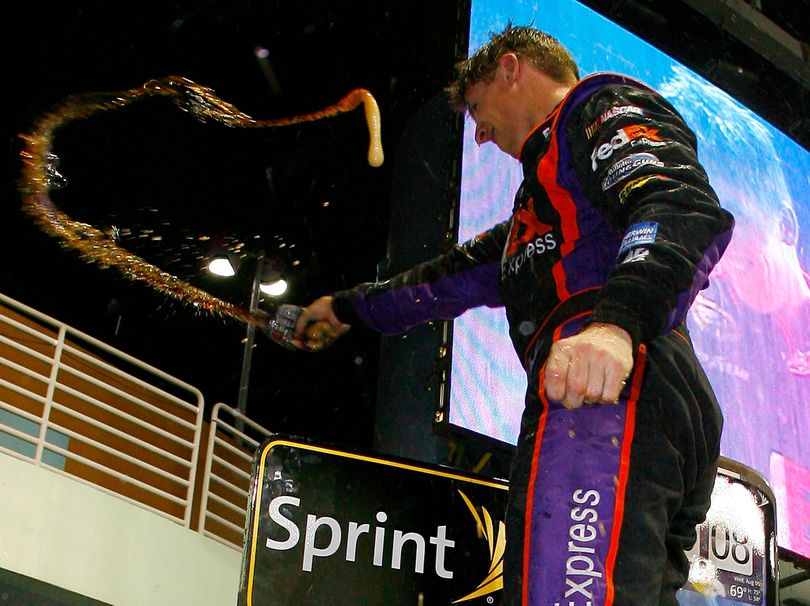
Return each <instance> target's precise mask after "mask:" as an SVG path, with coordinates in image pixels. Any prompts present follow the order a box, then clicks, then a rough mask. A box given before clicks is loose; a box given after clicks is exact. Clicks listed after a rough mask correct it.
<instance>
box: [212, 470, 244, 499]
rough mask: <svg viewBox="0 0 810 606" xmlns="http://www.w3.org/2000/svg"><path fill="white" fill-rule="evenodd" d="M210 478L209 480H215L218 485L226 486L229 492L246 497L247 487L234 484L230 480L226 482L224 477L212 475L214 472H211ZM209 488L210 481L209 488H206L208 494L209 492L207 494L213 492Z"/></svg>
mask: <svg viewBox="0 0 810 606" xmlns="http://www.w3.org/2000/svg"><path fill="white" fill-rule="evenodd" d="M210 479H211V480H213V481H215V482H216V483H217V484H219V485H220V486H222V487H223V488H227V489H229V490H230V491H231V492H235V493H237V494H238V495H239V496H241V497H245V498H247V496H248V490H247V489H245V488H242V487H241V486H237V485H236V484H231V483H230V482H228V481H227V480H225V479H223V478H221V477H219V476H216V475H214V474H211V478H210ZM210 488H211V487H210V483H209V490H208V494H209V495H211V494H214V492H213V491H212V490H211V489H210Z"/></svg>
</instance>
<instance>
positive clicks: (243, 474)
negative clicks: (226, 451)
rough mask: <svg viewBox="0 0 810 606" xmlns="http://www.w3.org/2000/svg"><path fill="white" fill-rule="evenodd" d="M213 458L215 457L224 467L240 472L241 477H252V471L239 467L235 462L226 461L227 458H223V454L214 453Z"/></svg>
mask: <svg viewBox="0 0 810 606" xmlns="http://www.w3.org/2000/svg"><path fill="white" fill-rule="evenodd" d="M213 458H214V461H216V462H217V463H219V464H220V465H222V466H223V467H225V468H227V469H230V470H231V471H232V472H234V473H236V474H238V475H239V476H240V477H243V478H244V479H246V480H247V479H249V478H250V473H249V472H247V471H245V470H244V469H240V468H239V467H237V466H236V465H234V464H233V463H231V462H229V461H226V460H225V459H223V458H222V457H221V456H219V455H217V454H216V453H214V454H213Z"/></svg>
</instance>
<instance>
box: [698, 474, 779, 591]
mask: <svg viewBox="0 0 810 606" xmlns="http://www.w3.org/2000/svg"><path fill="white" fill-rule="evenodd" d="M767 505H770V503H768V500H767V499H763V497H762V495H761V494H760V493H757V491H750V490H748V489H747V488H746V487H745V486H743V485H742V484H741V483H739V482H735V481H731V480H729V479H727V478H723V477H718V480H717V482H716V483H715V491H714V493H713V495H712V507H711V509H710V510H709V514H708V515H707V518H706V521H705V522H704V523H703V524H701V525H700V526H698V527H697V541H696V542H695V545H694V547H692V549H691V550H689V551H688V552H687V553H686V555H687V557H688V558H689V561H690V569H689V581H690V583H689V585H688V586H687V588H688V590H690V591H694V592H698V593H701V594H703V595H704V596H706V597H708V598H712V597H724V598H726V599H727V600H733V602H732V603H738V604H757V605H764V604H765V603H766V602H765V598H766V593H767V583H766V575H767V566H766V564H767V562H766V549H767V548H766V545H767V541H766V530H765V519H764V516H763V509H762V508H763V507H764V506H767Z"/></svg>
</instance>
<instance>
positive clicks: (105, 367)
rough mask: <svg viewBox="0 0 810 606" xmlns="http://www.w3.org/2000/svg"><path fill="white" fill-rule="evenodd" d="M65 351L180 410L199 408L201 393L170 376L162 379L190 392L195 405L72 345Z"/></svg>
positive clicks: (66, 347)
mask: <svg viewBox="0 0 810 606" xmlns="http://www.w3.org/2000/svg"><path fill="white" fill-rule="evenodd" d="M65 351H66V352H68V353H71V354H73V355H75V356H77V357H79V358H82V359H84V360H85V361H86V362H89V363H90V364H92V365H93V366H97V367H99V368H101V369H103V370H106V371H108V372H112V373H114V374H116V375H121V376H124V377H126V378H127V380H128V381H131V382H132V383H134V384H136V385H137V386H138V387H141V388H143V389H146V390H147V391H151V392H153V393H155V394H159V395H160V396H162V397H164V398H166V399H167V400H170V401H172V402H174V403H175V404H177V405H179V406H181V407H182V408H185V409H186V410H189V411H192V412H195V411H196V409H197V406H199V403H200V401H202V393H201V392H200V391H199V390H198V389H196V388H195V387H192V386H191V385H187V384H186V383H183V382H182V381H179V380H177V379H175V378H174V377H172V376H171V375H165V376H164V377H163V378H164V379H165V380H166V381H168V382H169V383H171V384H173V385H175V386H177V387H180V388H181V389H184V390H186V391H188V392H190V393H191V394H192V395H193V396H195V399H196V400H197V404H196V405H195V404H191V403H189V402H186V401H185V400H183V399H181V398H178V397H177V396H175V395H173V394H170V393H168V392H166V391H164V390H162V389H160V388H159V387H156V386H154V385H152V384H151V383H148V382H146V381H144V380H143V379H140V378H138V377H136V376H135V375H132V374H130V373H128V372H126V371H124V370H122V369H120V368H118V367H116V366H113V365H112V364H110V363H109V362H107V361H105V360H102V359H100V358H97V357H95V356H92V355H90V354H88V353H87V352H85V351H83V350H81V349H79V348H77V347H75V346H74V345H72V344H70V343H65ZM115 353H116V355H118V357H122V356H120V355H119V354H120V353H123V352H118V351H117V350H116V352H115ZM134 360H135V358H132V361H134ZM132 361H130V363H133V365H134V366H136V367H139V368H142V369H143V368H151V367H149V366H148V364H144V363H143V362H141V361H140V360H137V364H135V363H134V362H132ZM62 366H63V368H70V369H73V370H77V371H78V369H74V368H73V367H72V366H69V365H66V364H64V363H63V365H62ZM153 370H157V369H153ZM78 372H81V371H78ZM164 374H165V373H164ZM197 394H199V397H197Z"/></svg>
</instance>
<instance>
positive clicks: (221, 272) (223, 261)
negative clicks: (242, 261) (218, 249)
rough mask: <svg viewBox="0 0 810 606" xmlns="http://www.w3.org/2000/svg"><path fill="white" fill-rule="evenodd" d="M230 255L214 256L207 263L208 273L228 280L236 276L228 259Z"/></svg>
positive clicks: (234, 269)
mask: <svg viewBox="0 0 810 606" xmlns="http://www.w3.org/2000/svg"><path fill="white" fill-rule="evenodd" d="M229 256H230V255H216V256H214V257H212V259H211V260H210V261H209V262H208V271H210V272H211V273H212V274H214V275H215V276H222V277H223V278H230V277H231V276H235V275H236V268H235V267H234V264H233V263H232V262H231V259H230V258H229Z"/></svg>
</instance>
